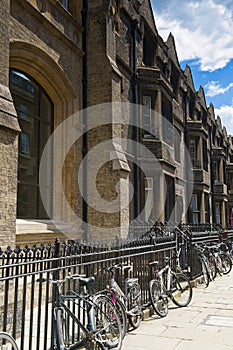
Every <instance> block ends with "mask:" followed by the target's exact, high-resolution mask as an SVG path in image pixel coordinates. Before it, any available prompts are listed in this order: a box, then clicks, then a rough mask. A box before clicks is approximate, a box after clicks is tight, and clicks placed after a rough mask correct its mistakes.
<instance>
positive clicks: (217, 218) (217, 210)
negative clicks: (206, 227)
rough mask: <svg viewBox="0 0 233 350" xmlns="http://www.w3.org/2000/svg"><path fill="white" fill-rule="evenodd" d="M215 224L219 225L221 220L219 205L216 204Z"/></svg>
mask: <svg viewBox="0 0 233 350" xmlns="http://www.w3.org/2000/svg"><path fill="white" fill-rule="evenodd" d="M215 223H216V224H217V225H220V224H221V219H220V203H218V202H216V203H215Z"/></svg>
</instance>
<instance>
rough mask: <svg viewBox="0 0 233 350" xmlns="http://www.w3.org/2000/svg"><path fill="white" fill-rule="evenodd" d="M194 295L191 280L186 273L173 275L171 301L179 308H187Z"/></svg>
mask: <svg viewBox="0 0 233 350" xmlns="http://www.w3.org/2000/svg"><path fill="white" fill-rule="evenodd" d="M192 295H193V289H192V286H191V282H190V280H189V278H188V277H187V276H186V275H185V274H184V273H176V274H172V294H171V300H172V301H173V303H174V304H176V305H177V306H179V307H184V306H187V305H188V304H189V303H190V301H191V299H192Z"/></svg>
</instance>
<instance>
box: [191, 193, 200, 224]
mask: <svg viewBox="0 0 233 350" xmlns="http://www.w3.org/2000/svg"><path fill="white" fill-rule="evenodd" d="M192 223H193V224H198V223H199V210H198V203H197V194H193V195H192Z"/></svg>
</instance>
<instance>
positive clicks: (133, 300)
mask: <svg viewBox="0 0 233 350" xmlns="http://www.w3.org/2000/svg"><path fill="white" fill-rule="evenodd" d="M128 300H129V310H128V313H127V314H128V317H129V322H130V324H131V326H132V327H133V328H134V329H136V328H138V327H139V325H140V323H141V321H142V301H141V287H140V285H139V284H138V283H133V284H132V285H130V286H129V294H128Z"/></svg>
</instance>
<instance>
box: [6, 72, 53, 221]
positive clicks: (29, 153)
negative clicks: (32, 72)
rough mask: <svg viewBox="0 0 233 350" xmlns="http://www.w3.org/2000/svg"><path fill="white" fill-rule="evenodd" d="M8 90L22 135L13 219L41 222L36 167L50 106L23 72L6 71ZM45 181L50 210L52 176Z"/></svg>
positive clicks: (47, 131)
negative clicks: (8, 81)
mask: <svg viewBox="0 0 233 350" xmlns="http://www.w3.org/2000/svg"><path fill="white" fill-rule="evenodd" d="M10 89H11V93H12V97H13V101H14V105H15V108H16V111H17V113H18V116H19V124H20V128H21V131H22V132H21V134H20V137H19V159H18V193H17V195H18V198H17V217H18V218H24V219H27V218H28V219H39V218H40V219H45V218H47V214H46V212H45V210H44V207H43V204H42V201H41V197H40V189H39V164H40V159H41V156H42V153H43V149H44V146H45V144H46V143H47V141H48V139H49V137H50V135H51V133H52V131H53V105H52V102H51V101H50V99H49V97H48V96H47V94H46V92H45V91H44V90H43V89H42V88H41V86H39V84H37V83H36V82H35V81H33V80H32V79H31V78H30V77H29V76H28V75H26V74H25V73H23V72H19V71H17V70H11V71H10ZM51 152H52V150H51ZM46 181H47V183H46V190H48V191H47V197H48V202H49V203H50V207H51V206H52V200H51V198H52V192H51V191H52V190H51V189H52V174H48V176H47V178H46Z"/></svg>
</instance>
